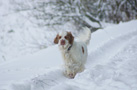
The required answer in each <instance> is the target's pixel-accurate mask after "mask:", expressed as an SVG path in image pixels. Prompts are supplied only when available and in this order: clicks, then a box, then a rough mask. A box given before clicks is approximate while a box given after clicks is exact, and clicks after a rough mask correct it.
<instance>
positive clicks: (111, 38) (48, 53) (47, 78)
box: [0, 20, 137, 90]
mask: <svg viewBox="0 0 137 90" xmlns="http://www.w3.org/2000/svg"><path fill="white" fill-rule="evenodd" d="M136 41H137V21H136V20H134V21H130V22H126V23H120V24H119V25H110V26H108V27H106V28H105V29H100V30H98V31H96V32H94V33H93V34H92V39H91V41H90V44H89V46H88V52H89V56H88V61H87V64H86V69H85V71H84V72H82V73H79V74H77V75H76V77H75V78H74V79H68V78H66V77H64V76H63V74H62V70H63V68H62V67H61V65H62V58H61V55H60V52H59V50H58V47H57V46H51V47H49V48H47V49H45V50H42V51H40V52H37V53H35V54H33V55H28V56H25V57H20V58H17V59H16V60H11V61H10V62H6V63H3V64H0V75H1V77H0V89H2V90H5V89H6V90H137V85H136V84H137V56H136V55H137V42H136Z"/></svg>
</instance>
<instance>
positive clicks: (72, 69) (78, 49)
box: [58, 28, 91, 78]
mask: <svg viewBox="0 0 137 90" xmlns="http://www.w3.org/2000/svg"><path fill="white" fill-rule="evenodd" d="M85 30H89V29H87V28H86V29H85ZM90 33H91V32H90V30H89V31H86V34H85V36H84V35H83V38H84V39H85V40H84V41H83V40H82V41H76V40H75V39H74V41H73V45H72V47H71V48H70V50H68V48H69V47H70V46H71V45H70V44H69V43H68V42H69V41H68V40H66V39H65V38H64V36H66V35H67V32H62V33H60V34H59V35H60V36H62V38H61V39H60V40H59V42H58V45H59V48H60V51H61V53H62V56H63V59H64V67H65V71H64V74H65V75H66V76H68V77H70V78H74V77H75V75H76V74H77V73H79V72H82V71H83V70H84V69H85V66H84V65H85V63H86V61H87V55H88V53H87V44H88V43H89V40H90V35H91V34H90ZM81 36H82V35H81ZM80 38H82V37H80ZM62 39H63V40H65V42H66V44H65V45H64V46H62V45H60V41H61V40H62ZM82 47H83V48H84V53H83V51H82Z"/></svg>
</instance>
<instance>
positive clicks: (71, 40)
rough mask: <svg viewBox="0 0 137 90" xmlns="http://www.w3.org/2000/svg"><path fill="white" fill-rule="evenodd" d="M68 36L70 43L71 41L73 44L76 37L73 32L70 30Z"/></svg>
mask: <svg viewBox="0 0 137 90" xmlns="http://www.w3.org/2000/svg"><path fill="white" fill-rule="evenodd" d="M68 36H69V43H70V44H73V41H74V37H73V35H72V34H71V32H68Z"/></svg>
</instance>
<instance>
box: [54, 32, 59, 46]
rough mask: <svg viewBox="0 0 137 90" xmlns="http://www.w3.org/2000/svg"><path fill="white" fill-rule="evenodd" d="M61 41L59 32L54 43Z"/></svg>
mask: <svg viewBox="0 0 137 90" xmlns="http://www.w3.org/2000/svg"><path fill="white" fill-rule="evenodd" d="M58 42H59V34H57V35H56V37H55V39H54V43H55V44H58Z"/></svg>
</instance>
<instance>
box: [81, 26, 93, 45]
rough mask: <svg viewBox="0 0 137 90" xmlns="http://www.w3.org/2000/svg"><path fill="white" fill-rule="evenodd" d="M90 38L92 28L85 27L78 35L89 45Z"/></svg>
mask: <svg viewBox="0 0 137 90" xmlns="http://www.w3.org/2000/svg"><path fill="white" fill-rule="evenodd" d="M90 38H91V31H90V29H89V28H88V27H84V28H83V32H82V33H81V34H80V35H79V36H78V39H79V41H82V42H84V43H86V44H87V45H88V44H89V42H90Z"/></svg>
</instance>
